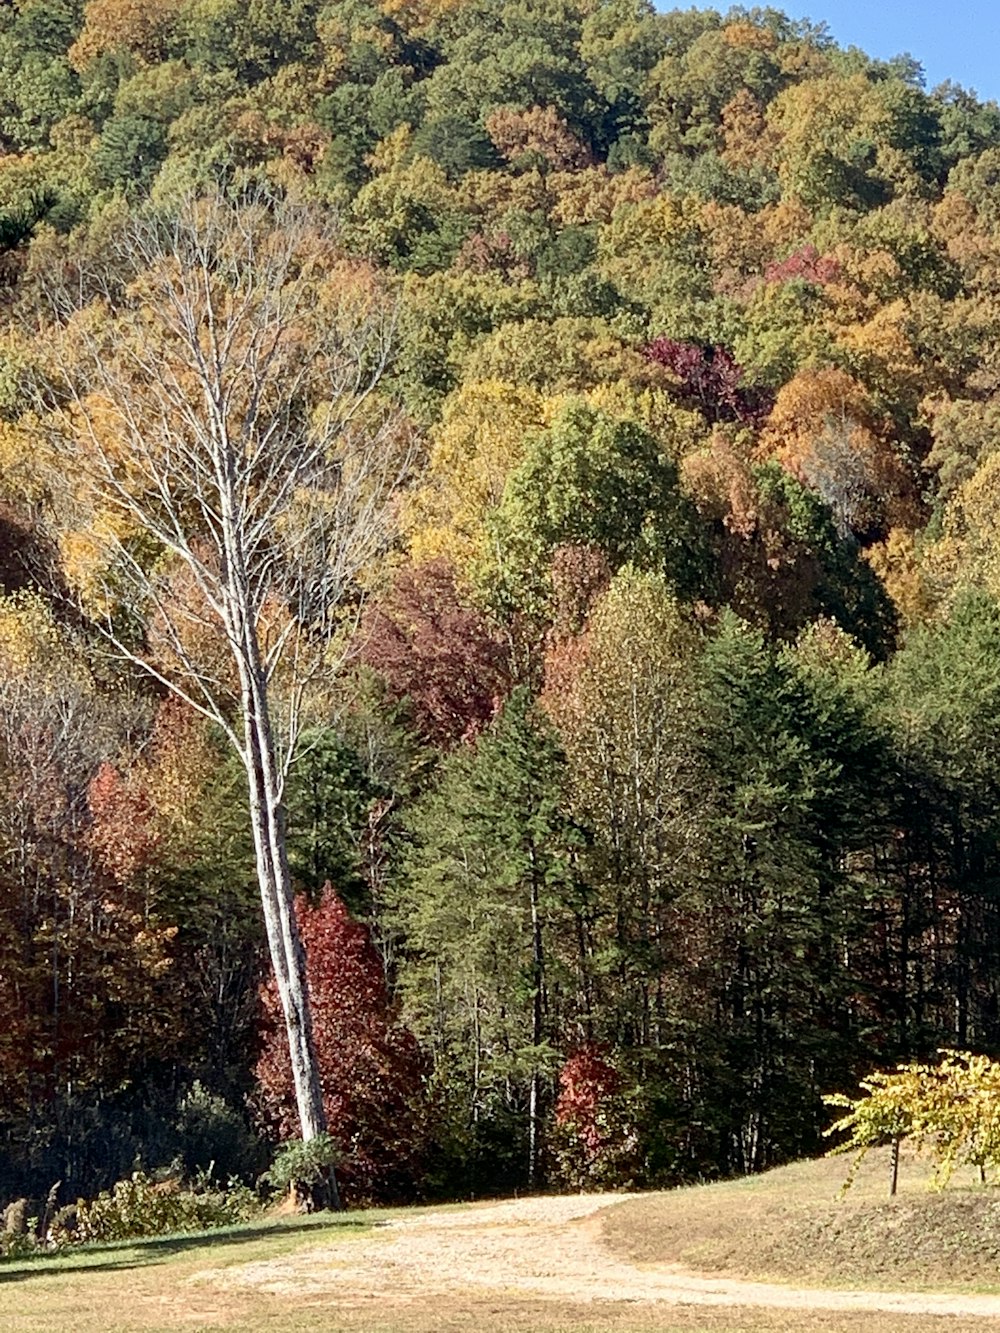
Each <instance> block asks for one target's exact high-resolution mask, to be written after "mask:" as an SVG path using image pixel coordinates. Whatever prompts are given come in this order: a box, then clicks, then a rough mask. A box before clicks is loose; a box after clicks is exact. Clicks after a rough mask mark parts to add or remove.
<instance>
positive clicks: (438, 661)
mask: <svg viewBox="0 0 1000 1333" xmlns="http://www.w3.org/2000/svg"><path fill="white" fill-rule="evenodd" d="M362 635H363V645H362V649H361V657H362V660H363V661H364V662H366V663H367V664H368V665H369V666H372V667H374V668H375V670H376V671H378V672H379V673H380V674H381V675H382V676H384V677H385V679H386V681H387V682H388V684H389V688H390V690H391V691H392V692H393V694H394V695H396V697H397V698H400V699H402V698H408V699H409V700H410V703H411V704H412V706H413V710H414V714H415V718H416V722H417V725H418V726H419V728H420V730H421V732H422V733H423V735H425V736H426V737H427V739H428V740H429V741H432V742H433V743H434V744H437V745H442V744H443V745H447V744H454V743H455V742H456V741H459V740H469V739H472V738H473V737H475V736H477V735H478V734H479V732H481V731H482V730H483V729H484V728H485V727H486V726H487V725H488V724H489V723H490V722H491V721H492V720H493V717H494V715H495V714H496V712H497V710H498V708H499V706H500V704H501V703H502V702H503V699H504V698H505V697H506V695H507V694H508V693H509V691H510V662H509V653H508V650H507V648H506V646H505V645H504V643H503V641H502V640H501V639H500V637H499V636H498V635H497V634H496V633H494V631H493V630H492V628H491V626H490V625H489V623H488V621H487V620H486V617H485V616H484V615H483V614H482V612H481V611H478V610H476V608H475V607H471V606H469V605H468V604H467V603H465V602H464V601H463V600H462V597H461V595H460V593H459V590H458V588H457V586H456V582H455V571H454V569H453V568H452V566H451V565H450V563H449V562H448V561H447V560H444V559H438V560H431V561H429V562H428V563H427V564H424V565H418V566H408V567H407V568H405V569H403V570H401V571H400V572H399V574H398V575H397V576H396V579H395V581H394V583H393V585H392V587H391V588H390V589H389V590H388V592H387V593H386V594H385V596H384V597H383V598H382V599H381V600H380V601H379V602H378V604H377V605H372V606H371V607H370V608H369V610H368V612H367V614H366V617H365V622H364V625H363V630H362Z"/></svg>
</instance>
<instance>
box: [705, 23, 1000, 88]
mask: <svg viewBox="0 0 1000 1333" xmlns="http://www.w3.org/2000/svg"><path fill="white" fill-rule="evenodd" d="M753 2H754V0H745V3H746V4H747V7H748V8H750V7H751V5H752V4H753ZM763 2H765V0H758V3H763ZM770 3H772V4H773V5H774V7H775V8H776V9H781V10H783V11H784V12H785V13H786V14H788V15H789V17H791V18H810V19H812V20H813V21H814V22H817V23H825V24H826V25H827V27H828V28H829V29H830V32H831V34H832V36H833V37H834V38H835V39H836V41H837V43H838V45H840V46H860V47H861V49H862V50H863V51H867V52H868V54H869V55H871V56H877V57H880V58H882V59H885V58H887V57H889V56H894V55H900V54H902V53H903V52H904V51H905V52H907V53H908V54H909V55H911V56H913V57H914V59H915V60H919V62H920V63H921V65H923V67H924V73H925V75H926V76H927V87H928V88H933V87H934V85H935V84H937V83H943V82H944V80H945V79H951V80H952V82H953V83H960V84H962V86H963V87H965V88H974V89H975V90H976V92H977V93H978V94H979V96H980V98H982V99H984V100H985V99H986V98H990V97H992V98H996V99H997V100H1000V0H950V3H949V0H785V3H782V0H770ZM712 7H713V8H718V9H720V10H722V11H723V12H725V9H726V5H725V4H718V3H716V4H713V5H712Z"/></svg>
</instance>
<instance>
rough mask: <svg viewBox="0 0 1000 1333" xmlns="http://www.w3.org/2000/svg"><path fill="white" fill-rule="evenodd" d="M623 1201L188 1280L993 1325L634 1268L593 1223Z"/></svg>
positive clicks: (503, 1213) (437, 1222) (955, 1299)
mask: <svg viewBox="0 0 1000 1333" xmlns="http://www.w3.org/2000/svg"><path fill="white" fill-rule="evenodd" d="M623 1202H625V1199H624V1198H623V1197H622V1196H621V1195H610V1194H590V1195H574V1196H570V1197H560V1198H541V1199H520V1200H515V1201H511V1202H507V1203H500V1204H489V1205H483V1206H480V1207H476V1208H472V1209H463V1210H461V1211H454V1212H449V1211H441V1212H426V1213H420V1214H418V1215H416V1216H414V1217H412V1218H406V1219H403V1220H393V1221H387V1222H386V1223H385V1224H384V1225H383V1226H380V1227H379V1228H378V1229H377V1230H376V1232H375V1233H374V1234H373V1235H371V1236H369V1237H366V1238H364V1239H345V1240H344V1241H342V1242H337V1243H335V1244H332V1245H330V1244H324V1245H322V1246H316V1247H313V1248H311V1249H308V1250H305V1251H300V1252H299V1253H297V1254H296V1255H294V1256H291V1257H288V1258H283V1259H274V1260H268V1261H267V1262H265V1263H257V1264H244V1265H239V1266H236V1267H232V1268H226V1269H218V1270H214V1271H210V1272H202V1273H199V1274H197V1275H196V1277H195V1278H193V1279H192V1281H196V1282H203V1283H210V1284H213V1285H216V1284H217V1285H218V1286H221V1287H228V1288H232V1287H234V1286H236V1287H241V1288H248V1287H249V1288H255V1289H257V1290H261V1291H270V1292H274V1293H275V1294H282V1295H284V1294H288V1293H291V1292H295V1293H296V1294H298V1295H300V1296H305V1297H309V1296H313V1297H316V1298H322V1296H323V1295H324V1294H329V1295H330V1296H331V1297H335V1298H337V1299H340V1300H345V1299H346V1300H349V1301H350V1300H369V1299H373V1298H378V1297H388V1298H391V1299H392V1300H395V1301H406V1300H423V1299H426V1298H427V1297H429V1296H433V1295H438V1296H446V1295H448V1294H449V1293H463V1294H468V1293H469V1292H470V1290H471V1289H479V1290H480V1291H483V1292H485V1291H490V1292H493V1293H496V1294H498V1295H499V1294H504V1293H506V1294H508V1295H514V1294H516V1295H518V1296H520V1297H522V1298H524V1297H532V1298H534V1299H546V1298H548V1299H551V1300H558V1301H560V1302H562V1303H566V1302H573V1303H580V1304H591V1303H593V1302H599V1301H628V1302H636V1303H641V1304H655V1303H660V1304H663V1305H673V1306H678V1305H719V1306H742V1307H768V1308H775V1309H797V1310H804V1309H814V1310H844V1311H856V1312H863V1311H881V1312H886V1313H892V1314H912V1315H952V1316H957V1315H964V1316H973V1317H977V1316H981V1317H983V1318H994V1319H1000V1296H976V1295H968V1296H963V1295H935V1294H930V1293H924V1292H921V1293H915V1294H909V1293H905V1292H883V1291H844V1290H824V1289H823V1288H810V1287H787V1286H779V1285H775V1284H770V1283H760V1282H741V1281H734V1280H732V1279H728V1278H711V1277H700V1276H698V1275H697V1274H694V1273H690V1272H688V1271H686V1270H684V1269H682V1268H680V1267H679V1266H674V1265H669V1266H661V1267H656V1268H650V1267H637V1266H635V1265H633V1264H630V1263H627V1262H624V1261H623V1260H621V1259H619V1258H618V1257H617V1256H616V1255H614V1254H613V1253H612V1252H611V1251H610V1250H609V1249H608V1248H607V1246H606V1245H605V1244H604V1243H603V1242H602V1239H601V1221H600V1217H599V1216H598V1214H599V1213H600V1211H601V1210H602V1209H604V1208H614V1207H617V1206H619V1205H621V1204H622V1203H623Z"/></svg>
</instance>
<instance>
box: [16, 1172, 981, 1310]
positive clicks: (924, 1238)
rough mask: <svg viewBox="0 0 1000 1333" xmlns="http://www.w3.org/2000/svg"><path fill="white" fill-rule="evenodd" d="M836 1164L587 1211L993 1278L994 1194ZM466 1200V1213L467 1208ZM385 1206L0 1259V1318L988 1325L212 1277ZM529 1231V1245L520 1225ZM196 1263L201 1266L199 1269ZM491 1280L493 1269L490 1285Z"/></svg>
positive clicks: (332, 1237)
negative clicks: (890, 1183)
mask: <svg viewBox="0 0 1000 1333" xmlns="http://www.w3.org/2000/svg"><path fill="white" fill-rule="evenodd" d="M845 1165H846V1164H845V1163H844V1161H843V1160H840V1161H834V1162H819V1163H801V1164H797V1165H795V1166H792V1167H787V1168H782V1169H781V1170H779V1171H775V1172H772V1173H770V1174H769V1175H767V1176H764V1177H760V1178H758V1179H755V1180H750V1181H739V1182H731V1183H726V1184H722V1185H711V1186H704V1187H700V1188H693V1189H686V1190H678V1191H674V1192H673V1193H670V1194H659V1195H646V1196H636V1197H635V1198H634V1199H631V1200H629V1201H627V1202H625V1203H623V1204H621V1205H616V1206H615V1207H613V1208H610V1209H608V1210H607V1211H606V1212H604V1213H601V1214H599V1215H598V1216H597V1217H596V1218H595V1219H593V1225H594V1226H596V1227H599V1229H600V1234H601V1236H602V1238H603V1242H604V1243H605V1244H606V1246H607V1247H608V1251H609V1254H610V1255H611V1256H614V1257H616V1258H618V1259H621V1258H625V1259H627V1260H629V1261H630V1262H634V1263H637V1264H639V1265H643V1266H646V1265H660V1264H671V1263H682V1264H684V1265H685V1266H686V1267H690V1268H692V1269H696V1270H699V1271H701V1272H704V1273H715V1274H720V1275H725V1276H726V1277H733V1278H735V1277H740V1278H767V1279H771V1280H783V1281H786V1282H788V1283H791V1284H799V1285H810V1286H814V1285H819V1284H821V1283H831V1282H832V1283H837V1284H841V1285H850V1286H854V1287H861V1286H867V1287H885V1288H893V1287H895V1288H903V1289H905V1290H909V1291H916V1290H920V1289H930V1288H935V1289H938V1290H966V1291H969V1290H975V1291H986V1290H1000V1269H998V1258H997V1255H998V1247H1000V1191H994V1190H983V1189H981V1188H978V1187H976V1188H972V1187H970V1186H967V1185H964V1184H959V1185H958V1187H952V1189H951V1190H949V1192H947V1193H945V1194H932V1193H928V1192H927V1190H926V1179H927V1171H926V1168H925V1167H924V1166H923V1165H922V1164H921V1163H918V1162H914V1161H913V1160H910V1159H907V1160H905V1161H904V1164H903V1173H902V1182H901V1193H900V1196H899V1198H898V1199H897V1200H896V1201H895V1202H893V1203H891V1204H890V1203H888V1202H886V1201H885V1199H884V1194H885V1183H886V1181H885V1177H886V1164H885V1161H884V1160H882V1159H881V1158H877V1157H876V1158H874V1159H873V1161H872V1163H871V1165H870V1166H869V1167H868V1168H866V1169H865V1171H864V1172H863V1173H862V1176H861V1178H860V1180H859V1182H858V1185H857V1187H856V1189H855V1190H853V1191H852V1192H851V1194H849V1195H848V1196H847V1198H846V1199H845V1200H844V1201H843V1202H838V1201H837V1199H836V1192H837V1189H838V1186H839V1184H840V1182H841V1180H842V1179H843V1173H844V1170H845ZM463 1211H464V1210H463ZM475 1213H476V1209H475V1208H472V1209H469V1210H468V1216H469V1217H473V1218H474V1217H475ZM404 1215H405V1216H406V1217H420V1215H421V1213H420V1212H419V1211H418V1210H413V1211H411V1212H408V1213H406V1214H404ZM393 1216H400V1214H385V1213H356V1214H349V1215H347V1216H342V1217H330V1216H323V1217H319V1218H280V1219H273V1220H270V1221H265V1222H260V1223H256V1224H253V1225H250V1226H246V1227H240V1228H233V1229H232V1230H229V1231H225V1232H215V1233H211V1234H209V1235H201V1236H181V1237H170V1238H162V1239H156V1240H150V1241H146V1242H141V1243H131V1244H120V1245H112V1246H103V1247H94V1248H92V1249H88V1250H81V1251H77V1252H73V1253H70V1254H68V1255H63V1256H53V1257H49V1258H42V1259H34V1260H30V1261H20V1262H11V1261H6V1262H0V1330H3V1331H4V1333H6V1331H7V1330H17V1331H18V1333H25V1331H26V1330H43V1329H44V1330H60V1331H61V1330H71V1331H72V1333H116V1331H117V1330H122V1331H124V1330H141V1331H142V1333H150V1331H151V1330H164V1331H166V1330H171V1331H172V1333H173V1331H176V1330H187V1331H188V1333H192V1331H196V1330H201V1329H205V1330H208V1329H228V1330H237V1329H238V1330H246V1333H264V1330H268V1333H293V1330H294V1331H295V1333H298V1331H299V1330H303V1331H311V1330H317V1331H318V1330H321V1329H322V1330H329V1331H330V1333H492V1331H493V1330H497V1333H506V1331H507V1330H510V1333H529V1330H530V1331H537V1333H597V1330H615V1331H616V1333H648V1331H651V1330H654V1329H655V1330H657V1331H658V1333H682V1331H683V1333H689V1331H691V1333H972V1331H973V1330H976V1333H982V1330H984V1329H985V1328H988V1327H991V1326H993V1324H994V1321H993V1320H990V1319H973V1318H971V1317H953V1318H952V1317H938V1316H929V1315H899V1314H875V1313H870V1312H832V1311H824V1310H817V1309H802V1310H777V1309H743V1308H733V1307H729V1308H726V1307H713V1306H667V1305H659V1306H657V1305H642V1304H639V1303H638V1302H611V1301H607V1302H595V1303H590V1304H584V1303H577V1302H576V1301H572V1300H566V1299H562V1298H560V1299H540V1298H539V1297H538V1296H537V1295H529V1294H522V1293H520V1292H519V1291H518V1290H516V1289H513V1288H511V1289H508V1290H506V1291H490V1290H483V1289H482V1288H479V1289H478V1290H477V1289H471V1288H470V1289H468V1290H465V1289H463V1290H461V1291H460V1292H459V1293H458V1294H456V1293H454V1292H452V1293H448V1294H446V1295H442V1294H440V1293H435V1292H432V1291H430V1292H427V1293H426V1294H423V1293H421V1292H420V1291H419V1290H410V1291H408V1292H403V1291H400V1292H398V1293H395V1292H392V1291H390V1292H389V1293H388V1294H387V1293H386V1292H385V1291H384V1290H383V1291H382V1292H381V1294H380V1295H378V1296H373V1295H372V1293H371V1292H370V1291H369V1292H366V1291H365V1289H364V1285H363V1284H358V1286H357V1289H352V1287H351V1286H350V1284H349V1283H348V1285H347V1286H346V1287H343V1286H342V1287H341V1288H339V1289H338V1291H337V1292H336V1293H334V1292H332V1291H330V1290H326V1291H323V1290H319V1289H316V1288H307V1289H303V1290H300V1291H299V1290H285V1291H282V1292H281V1293H280V1294H276V1293H272V1292H268V1291H262V1290H259V1289H256V1288H254V1287H253V1286H239V1285H235V1284H234V1285H229V1284H227V1283H226V1282H225V1281H219V1280H218V1274H219V1270H222V1272H223V1274H224V1273H225V1270H227V1269H229V1268H230V1267H231V1266H234V1265H244V1264H247V1263H259V1262H261V1261H268V1260H279V1259H281V1260H283V1259H288V1258H289V1257H292V1256H294V1257H296V1258H297V1259H298V1260H299V1261H301V1262H304V1263H305V1264H306V1266H307V1268H308V1265H309V1264H310V1263H311V1260H310V1251H311V1250H316V1251H320V1250H322V1251H323V1252H322V1254H320V1253H317V1257H316V1264H317V1266H321V1265H327V1266H329V1265H331V1264H333V1265H335V1266H336V1267H338V1268H340V1269H342V1270H344V1271H345V1272H347V1273H350V1271H351V1262H352V1260H351V1255H352V1250H353V1252H354V1254H355V1255H356V1256H360V1254H361V1252H362V1250H365V1251H366V1252H368V1254H369V1255H370V1254H371V1251H372V1246H373V1245H374V1246H380V1245H381V1243H382V1235H381V1234H380V1232H381V1226H380V1224H382V1223H384V1222H385V1220H386V1219H387V1218H389V1217H393ZM386 1234H387V1233H386ZM525 1243H526V1244H527V1245H528V1246H530V1245H531V1244H532V1235H531V1233H530V1232H526V1234H525ZM331 1246H333V1247H335V1248H334V1249H333V1250H331V1248H330V1247H331ZM356 1247H357V1248H356ZM331 1256H332V1257H331ZM380 1262H381V1261H380ZM206 1270H213V1278H212V1279H211V1280H210V1279H208V1278H206V1277H205V1276H204V1274H205V1272H206ZM502 1280H503V1275H498V1286H500V1285H502ZM741 1299H742V1297H741ZM998 1322H1000V1321H998Z"/></svg>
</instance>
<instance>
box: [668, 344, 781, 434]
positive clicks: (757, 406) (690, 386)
mask: <svg viewBox="0 0 1000 1333" xmlns="http://www.w3.org/2000/svg"><path fill="white" fill-rule="evenodd" d="M646 356H647V357H648V358H649V360H650V361H653V362H654V363H655V364H656V365H658V366H664V367H666V369H667V370H669V371H672V372H673V374H674V375H676V376H677V378H678V380H679V381H680V386H679V389H678V396H679V397H680V399H681V401H682V402H684V403H685V404H686V405H687V406H690V407H696V408H697V409H698V411H699V412H701V413H702V414H703V416H704V417H705V419H706V420H707V421H711V422H718V421H737V422H739V423H740V424H741V425H744V426H758V425H760V423H761V421H763V419H764V418H765V417H766V416H767V414H768V413H769V412H770V410H771V407H772V401H771V398H770V396H769V395H768V394H767V393H766V392H764V391H763V390H760V389H753V388H747V387H744V384H743V367H742V366H741V365H740V363H739V362H738V361H737V360H736V358H735V357H734V356H733V354H732V352H730V351H729V350H728V349H727V348H725V347H718V346H713V345H712V344H710V343H709V344H705V345H702V344H700V343H686V342H680V341H679V340H678V339H676V338H654V339H653V341H652V342H651V343H649V344H648V345H647V347H646Z"/></svg>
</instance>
